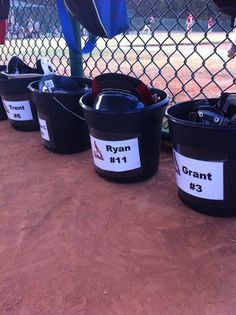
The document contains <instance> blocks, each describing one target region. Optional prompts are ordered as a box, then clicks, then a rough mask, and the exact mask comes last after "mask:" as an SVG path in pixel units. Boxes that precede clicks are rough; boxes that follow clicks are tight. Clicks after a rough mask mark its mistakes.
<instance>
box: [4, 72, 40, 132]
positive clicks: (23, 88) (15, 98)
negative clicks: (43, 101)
mask: <svg viewBox="0 0 236 315" xmlns="http://www.w3.org/2000/svg"><path fill="white" fill-rule="evenodd" d="M34 80H35V77H34V78H32V77H30V78H29V77H27V78H15V79H8V78H7V77H6V76H5V77H4V78H3V77H1V78H0V94H1V97H2V102H3V105H4V107H5V110H6V113H7V116H8V119H9V121H10V124H11V126H12V127H13V128H14V129H16V130H21V131H33V130H39V122H38V115H37V110H36V105H35V104H34V102H33V100H32V96H31V93H30V91H29V90H28V85H29V84H30V83H31V82H32V81H34Z"/></svg>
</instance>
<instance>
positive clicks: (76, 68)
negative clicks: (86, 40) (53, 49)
mask: <svg viewBox="0 0 236 315" xmlns="http://www.w3.org/2000/svg"><path fill="white" fill-rule="evenodd" d="M70 19H71V25H72V28H73V31H74V34H75V38H76V43H77V47H78V51H81V35H80V23H79V22H78V20H77V19H75V18H74V17H73V16H70ZM69 55H70V68H71V75H72V76H75V77H83V61H82V55H81V53H76V52H74V51H72V50H71V49H69Z"/></svg>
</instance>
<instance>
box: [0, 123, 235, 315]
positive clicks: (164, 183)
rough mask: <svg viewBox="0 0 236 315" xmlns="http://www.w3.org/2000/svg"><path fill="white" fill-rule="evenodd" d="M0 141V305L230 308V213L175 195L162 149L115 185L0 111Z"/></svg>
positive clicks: (166, 311) (88, 313) (156, 312)
mask: <svg viewBox="0 0 236 315" xmlns="http://www.w3.org/2000/svg"><path fill="white" fill-rule="evenodd" d="M0 144H1V150H0V174H1V181H0V186H1V190H0V191H1V198H0V211H1V216H0V218H1V219H0V253H1V254H0V314H4V315H5V314H6V315H8V314H10V315H146V314H147V315H185V314H186V315H208V314H209V315H213V314H214V315H233V314H235V308H236V264H235V261H236V221H235V219H232V218H231V219H229V218H213V217H208V216H205V215H202V214H200V213H197V212H194V211H192V210H190V209H189V208H187V207H186V206H185V205H183V204H182V202H180V200H179V199H178V197H177V195H176V185H175V178H174V168H173V165H172V160H171V154H170V152H168V151H167V150H164V149H162V151H161V158H160V166H159V171H158V173H157V174H156V175H155V176H153V177H152V178H151V179H149V180H147V181H145V182H141V183H136V184H126V185H124V184H123V185H122V184H114V183H110V182H107V181H105V180H104V179H102V178H100V177H99V176H97V175H96V174H95V172H94V169H93V162H92V157H91V153H90V151H86V152H84V153H79V154H73V155H58V154H55V153H52V152H49V151H47V150H46V149H45V148H44V147H43V145H42V143H41V139H40V135H39V132H20V131H16V130H14V129H13V128H12V127H11V126H10V125H9V123H8V121H2V122H1V123H0Z"/></svg>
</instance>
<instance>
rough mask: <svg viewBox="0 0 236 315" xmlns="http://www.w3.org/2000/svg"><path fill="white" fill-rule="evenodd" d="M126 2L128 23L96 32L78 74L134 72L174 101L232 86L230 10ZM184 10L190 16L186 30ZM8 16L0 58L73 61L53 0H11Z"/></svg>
mask: <svg viewBox="0 0 236 315" xmlns="http://www.w3.org/2000/svg"><path fill="white" fill-rule="evenodd" d="M127 6H128V10H129V18H130V29H129V30H128V32H126V33H125V34H122V35H118V36H116V37H115V38H114V39H112V40H107V39H99V40H98V42H97V47H96V49H95V50H94V51H93V52H92V53H91V54H90V55H83V57H82V61H83V73H84V75H85V76H87V77H90V78H93V77H95V76H96V75H98V74H100V73H104V72H121V73H124V74H128V75H133V76H136V77H138V78H140V79H141V80H143V81H144V82H145V83H147V84H150V85H152V86H154V87H158V88H161V89H164V90H166V91H167V92H168V94H169V95H170V98H171V101H172V102H173V103H174V102H178V101H182V100H188V99H193V98H201V97H205V96H207V97H218V96H219V94H220V93H221V91H225V90H227V91H234V84H235V82H234V78H235V62H236V60H234V59H233V58H231V59H229V58H228V57H227V49H228V47H229V45H230V42H231V41H234V36H235V37H236V35H234V32H233V31H232V29H231V26H230V18H229V17H227V16H226V15H222V14H221V13H220V12H219V11H218V10H217V8H216V7H215V6H214V4H213V3H212V1H211V0H199V1H195V0H184V1H180V0H127ZM189 13H192V14H193V16H194V17H195V23H194V24H193V25H192V27H191V28H190V29H189V32H187V29H186V18H187V16H188V15H189ZM150 17H152V18H153V20H152V21H151V22H150V21H149V19H150ZM209 17H211V18H212V19H213V24H212V25H211V26H210V27H208V19H209ZM9 22H10V25H9V32H8V35H7V36H8V39H7V41H6V44H5V45H4V46H0V54H1V62H0V63H1V64H6V63H7V60H9V59H10V57H11V56H13V55H18V56H19V57H21V58H22V59H23V60H25V62H27V63H28V64H29V65H31V66H32V65H34V64H35V62H36V60H37V59H39V58H40V57H41V56H49V57H50V59H51V61H52V63H53V64H55V66H56V68H57V71H58V73H60V74H62V75H64V74H67V75H70V74H71V66H72V67H76V64H74V63H73V64H71V54H70V52H69V50H68V47H67V46H66V43H65V41H64V39H63V36H62V34H61V29H60V23H59V20H58V15H57V10H56V4H55V1H53V0H47V1H39V0H38V1H37V0H28V1H17V0H12V1H11V11H10V17H9ZM149 22H150V23H149ZM81 35H82V37H81V38H82V45H83V43H84V41H85V40H86V38H87V33H86V30H84V29H82V28H81Z"/></svg>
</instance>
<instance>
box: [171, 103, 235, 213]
mask: <svg viewBox="0 0 236 315" xmlns="http://www.w3.org/2000/svg"><path fill="white" fill-rule="evenodd" d="M208 101H209V104H210V105H211V106H212V105H214V104H216V101H217V99H209V100H208ZM193 106H195V107H196V106H197V105H196V101H188V102H184V103H180V104H177V105H173V106H171V107H169V108H168V109H167V110H166V117H167V118H168V123H169V128H170V136H171V139H172V144H173V156H174V163H175V169H176V182H177V187H178V195H179V197H180V199H181V200H182V201H183V202H184V203H185V204H186V205H187V206H189V207H190V208H193V209H195V210H197V211H199V212H202V213H205V214H208V215H214V216H234V215H235V214H236V184H235V179H236V140H235V139H236V126H233V125H227V126H212V125H209V126H208V125H202V124H199V123H196V122H191V121H188V116H189V113H190V112H191V111H193Z"/></svg>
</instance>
